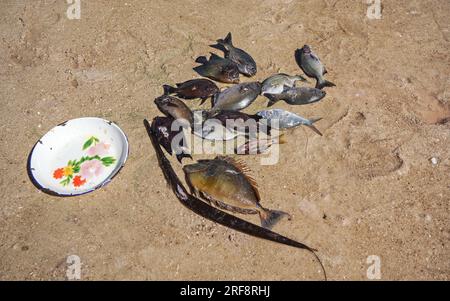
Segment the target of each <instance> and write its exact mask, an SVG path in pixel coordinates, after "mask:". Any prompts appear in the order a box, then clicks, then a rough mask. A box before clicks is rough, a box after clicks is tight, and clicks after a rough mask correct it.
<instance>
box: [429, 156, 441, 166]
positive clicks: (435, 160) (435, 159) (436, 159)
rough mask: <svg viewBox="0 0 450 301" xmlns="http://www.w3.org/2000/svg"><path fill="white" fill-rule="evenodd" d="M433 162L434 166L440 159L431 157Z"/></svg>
mask: <svg viewBox="0 0 450 301" xmlns="http://www.w3.org/2000/svg"><path fill="white" fill-rule="evenodd" d="M431 164H433V166H436V165H438V164H439V159H438V158H436V157H433V158H431Z"/></svg>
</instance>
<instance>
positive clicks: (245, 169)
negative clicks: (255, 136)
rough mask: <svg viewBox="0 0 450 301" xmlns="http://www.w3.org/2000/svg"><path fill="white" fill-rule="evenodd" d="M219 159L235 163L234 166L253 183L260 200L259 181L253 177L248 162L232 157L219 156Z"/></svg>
mask: <svg viewBox="0 0 450 301" xmlns="http://www.w3.org/2000/svg"><path fill="white" fill-rule="evenodd" d="M217 159H219V160H222V161H225V162H227V163H229V164H231V165H233V166H234V167H236V169H237V170H239V171H240V172H241V173H242V174H243V175H244V176H245V177H246V178H247V180H248V181H249V182H250V184H251V185H252V187H253V189H254V190H255V192H256V194H257V196H258V200H259V191H258V183H256V180H255V179H254V178H253V176H252V175H251V172H252V171H251V169H250V168H249V167H248V166H247V164H245V163H244V162H242V161H240V160H236V159H234V158H232V157H224V156H222V157H217Z"/></svg>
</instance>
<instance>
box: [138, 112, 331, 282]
mask: <svg viewBox="0 0 450 301" xmlns="http://www.w3.org/2000/svg"><path fill="white" fill-rule="evenodd" d="M153 125H154V124H152V125H150V123H149V122H148V121H147V120H144V126H145V128H146V130H147V133H148V135H149V137H150V140H151V142H152V145H153V148H154V150H155V153H156V158H157V159H158V165H159V167H160V168H161V171H162V172H163V175H164V178H165V179H166V181H167V183H168V184H169V186H170V188H171V189H172V191H173V193H174V194H175V196H176V197H177V199H178V200H179V201H180V202H181V204H183V205H184V206H185V207H186V208H188V209H189V210H191V211H192V212H194V213H196V214H198V215H200V216H201V217H203V218H206V219H208V220H210V221H213V222H215V223H218V224H220V225H222V226H225V227H227V228H230V229H233V230H236V231H239V232H242V233H244V234H247V235H250V236H253V237H257V238H261V239H265V240H268V241H272V242H276V243H279V244H283V245H286V246H291V247H294V248H297V249H302V250H306V251H308V252H310V253H312V255H313V256H314V257H315V258H316V260H317V261H318V262H319V264H320V267H321V268H322V272H323V273H324V277H325V280H327V274H326V271H325V267H324V266H323V264H322V261H321V260H320V258H319V256H318V255H317V254H316V252H317V250H315V249H313V248H311V247H309V246H307V245H305V244H303V243H300V242H298V241H295V240H292V239H290V238H287V237H285V236H283V235H280V234H278V233H276V232H273V231H270V230H268V229H265V228H262V227H260V226H257V225H255V224H252V223H249V222H247V221H246V220H243V219H241V218H238V217H236V216H234V215H231V214H229V213H227V212H224V211H222V210H220V209H217V208H215V207H212V206H211V205H208V204H207V203H205V202H203V201H202V200H200V199H198V198H196V197H195V196H192V195H190V194H189V193H188V192H187V190H186V188H185V187H184V186H183V184H182V183H181V181H180V179H179V177H178V176H177V174H176V173H175V171H174V170H173V167H172V165H171V164H170V161H169V160H168V159H167V158H166V157H165V155H164V153H163V151H162V149H161V147H160V145H159V143H158V140H157V138H156V130H155V128H154V127H153Z"/></svg>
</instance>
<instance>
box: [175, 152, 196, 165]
mask: <svg viewBox="0 0 450 301" xmlns="http://www.w3.org/2000/svg"><path fill="white" fill-rule="evenodd" d="M176 157H177V160H178V162H180V164H183V159H184V158H189V159H191V160H194V159H193V158H192V156H191V155H189V154H185V153H181V154H178V155H177V156H176Z"/></svg>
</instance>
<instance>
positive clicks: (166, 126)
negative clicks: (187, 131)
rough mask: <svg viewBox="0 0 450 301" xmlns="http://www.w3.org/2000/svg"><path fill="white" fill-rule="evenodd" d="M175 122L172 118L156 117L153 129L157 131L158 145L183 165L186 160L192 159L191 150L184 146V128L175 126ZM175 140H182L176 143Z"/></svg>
mask: <svg viewBox="0 0 450 301" xmlns="http://www.w3.org/2000/svg"><path fill="white" fill-rule="evenodd" d="M174 122H175V120H174V119H173V118H172V117H156V118H155V119H154V120H153V128H154V129H155V136H156V139H157V140H158V143H159V144H160V145H161V146H162V147H164V149H165V150H166V151H167V152H168V153H169V154H170V155H173V154H175V156H176V157H177V159H178V162H180V163H182V161H183V159H184V158H190V159H192V156H191V154H190V153H189V150H188V149H187V148H186V147H185V146H184V145H182V143H183V141H185V139H184V133H183V127H177V126H174ZM175 138H180V139H179V141H178V142H177V141H174V139H175Z"/></svg>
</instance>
